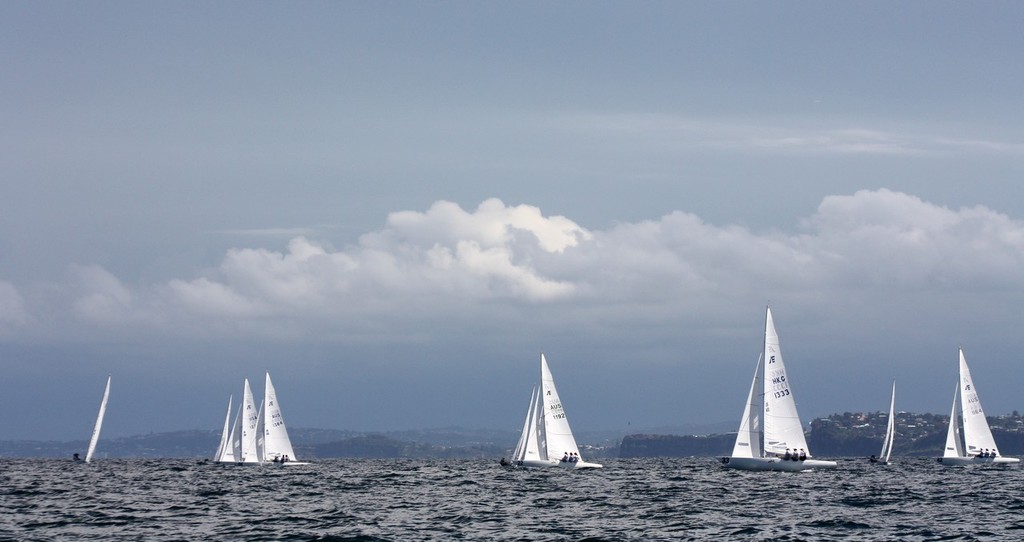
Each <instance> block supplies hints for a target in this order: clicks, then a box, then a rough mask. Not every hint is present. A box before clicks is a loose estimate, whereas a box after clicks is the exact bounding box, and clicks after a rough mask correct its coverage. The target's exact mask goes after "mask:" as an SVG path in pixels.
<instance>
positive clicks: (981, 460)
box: [935, 456, 1020, 466]
mask: <svg viewBox="0 0 1024 542" xmlns="http://www.w3.org/2000/svg"><path fill="white" fill-rule="evenodd" d="M935 460H936V461H938V462H939V463H942V464H943V465H952V466H956V465H984V464H994V463H1002V464H1005V463H1020V459H1017V458H1016V457H1002V456H999V457H938V458H936V459H935Z"/></svg>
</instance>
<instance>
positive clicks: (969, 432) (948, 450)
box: [938, 348, 1020, 465]
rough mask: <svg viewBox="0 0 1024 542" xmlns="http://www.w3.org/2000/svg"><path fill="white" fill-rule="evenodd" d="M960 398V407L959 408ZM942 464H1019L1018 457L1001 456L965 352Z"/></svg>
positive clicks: (961, 362)
mask: <svg viewBox="0 0 1024 542" xmlns="http://www.w3.org/2000/svg"><path fill="white" fill-rule="evenodd" d="M958 399H959V402H960V408H959V409H957V400H958ZM958 414H960V416H961V417H962V418H963V432H962V433H961V432H960V420H959V419H958V416H957V415H958ZM938 461H939V463H942V464H943V465H971V464H975V463H1019V462H1020V459H1017V458H1016V457H1003V456H1001V455H999V448H998V447H996V441H995V439H994V438H992V430H991V429H989V427H988V420H987V419H985V411H984V410H982V408H981V399H980V398H979V397H978V389H977V388H976V387H975V386H974V381H973V380H972V379H971V370H970V369H968V368H967V360H966V359H965V358H964V350H963V348H961V349H960V380H959V382H958V384H957V388H956V391H955V392H953V407H952V409H951V410H950V413H949V429H948V430H947V431H946V447H945V449H944V450H943V452H942V457H940V458H938Z"/></svg>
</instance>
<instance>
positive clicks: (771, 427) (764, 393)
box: [721, 307, 836, 471]
mask: <svg viewBox="0 0 1024 542" xmlns="http://www.w3.org/2000/svg"><path fill="white" fill-rule="evenodd" d="M762 362H763V363H762ZM721 460H722V464H723V465H725V467H726V468H731V469H741V470H776V471H800V470H809V469H822V468H835V466H836V462H835V461H823V460H819V459H811V451H810V449H808V447H807V440H806V438H805V437H804V429H803V425H802V424H801V423H800V416H799V414H797V411H796V401H795V400H794V398H793V391H792V389H791V388H790V384H789V380H788V378H787V376H786V367H785V365H784V364H783V361H782V349H781V347H780V345H779V335H778V333H776V331H775V322H774V321H773V320H772V310H771V307H768V309H767V310H766V313H765V331H764V350H763V352H762V358H759V359H758V361H757V368H756V369H755V370H754V379H753V382H751V384H750V391H749V392H748V394H747V403H746V406H745V407H744V410H743V418H742V419H741V420H740V427H739V431H738V433H737V435H736V443H735V445H734V446H733V450H732V455H730V456H729V457H723V458H721Z"/></svg>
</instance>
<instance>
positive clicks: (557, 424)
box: [512, 354, 603, 469]
mask: <svg viewBox="0 0 1024 542" xmlns="http://www.w3.org/2000/svg"><path fill="white" fill-rule="evenodd" d="M540 376H541V385H540V388H537V387H534V388H533V393H532V394H531V395H530V405H529V407H528V408H527V411H526V421H525V422H523V432H522V434H521V435H520V436H519V442H518V443H517V444H516V448H515V452H514V454H513V456H512V465H515V466H520V467H562V468H569V469H599V468H602V467H603V465H601V464H598V463H589V462H587V461H584V460H583V456H581V455H580V450H579V447H578V446H577V445H576V439H575V438H574V437H573V436H572V429H570V428H569V419H568V418H566V416H565V409H564V408H563V407H562V401H561V400H560V399H559V398H558V390H557V389H556V388H555V380H554V378H552V376H551V370H550V369H549V368H548V361H547V359H546V358H545V357H544V354H541V355H540Z"/></svg>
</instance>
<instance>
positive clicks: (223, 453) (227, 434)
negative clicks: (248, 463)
mask: <svg viewBox="0 0 1024 542" xmlns="http://www.w3.org/2000/svg"><path fill="white" fill-rule="evenodd" d="M233 398H234V397H233V396H231V395H229V396H228V412H227V414H225V415H224V430H223V431H222V432H221V434H220V445H219V446H217V453H216V454H214V455H213V460H214V461H216V462H218V463H234V462H235V461H237V459H235V453H234V448H233V446H232V445H231V443H232V441H233V440H234V439H233V438H232V436H233V432H234V431H233V428H232V427H231V400H232V399H233Z"/></svg>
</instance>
